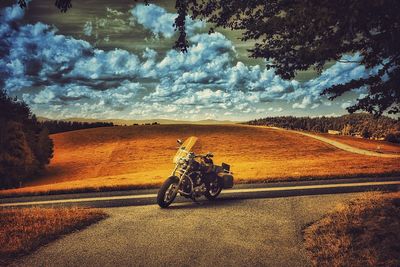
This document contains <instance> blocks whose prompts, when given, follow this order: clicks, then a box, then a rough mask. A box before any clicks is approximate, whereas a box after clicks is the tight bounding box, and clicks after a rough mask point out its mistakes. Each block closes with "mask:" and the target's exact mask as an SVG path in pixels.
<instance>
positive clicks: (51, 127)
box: [40, 120, 114, 134]
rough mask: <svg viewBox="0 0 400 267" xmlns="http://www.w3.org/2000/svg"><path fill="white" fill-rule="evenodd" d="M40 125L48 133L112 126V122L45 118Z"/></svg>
mask: <svg viewBox="0 0 400 267" xmlns="http://www.w3.org/2000/svg"><path fill="white" fill-rule="evenodd" d="M40 124H41V125H42V127H44V128H47V129H48V131H49V133H50V134H55V133H62V132H69V131H75V130H82V129H89V128H97V127H112V126H114V123H112V122H77V121H59V120H46V121H42V122H41V123H40Z"/></svg>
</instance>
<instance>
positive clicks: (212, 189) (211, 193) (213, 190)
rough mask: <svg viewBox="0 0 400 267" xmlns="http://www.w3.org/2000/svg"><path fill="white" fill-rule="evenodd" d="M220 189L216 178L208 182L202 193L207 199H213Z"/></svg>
mask: <svg viewBox="0 0 400 267" xmlns="http://www.w3.org/2000/svg"><path fill="white" fill-rule="evenodd" d="M221 191H222V187H221V185H220V184H219V183H218V181H217V180H216V181H213V182H211V183H210V185H209V186H208V188H207V191H206V192H205V193H204V195H205V197H206V198H207V199H208V200H213V199H215V198H216V197H217V196H218V195H219V194H220V193H221Z"/></svg>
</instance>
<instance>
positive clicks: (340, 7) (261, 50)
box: [19, 0, 400, 115]
mask: <svg viewBox="0 0 400 267" xmlns="http://www.w3.org/2000/svg"><path fill="white" fill-rule="evenodd" d="M144 2H145V3H147V2H148V1H146V0H145V1H144ZM19 4H20V6H21V7H25V6H26V3H25V0H19ZM55 5H56V6H57V7H58V8H59V9H60V10H61V11H62V12H66V11H67V10H68V9H69V8H71V7H72V4H71V0H56V1H55ZM176 9H177V13H178V16H177V18H176V20H175V28H176V30H177V31H178V32H179V37H178V39H177V40H176V43H175V48H177V49H180V50H181V51H183V52H185V51H187V48H188V46H189V43H188V41H187V38H186V28H185V19H186V16H187V15H188V14H191V16H192V18H194V19H195V18H197V19H203V20H206V21H207V22H209V23H212V24H214V25H215V27H224V28H230V29H232V30H241V31H242V32H243V35H242V40H244V41H248V40H253V41H255V45H254V48H253V49H251V50H249V51H250V56H251V57H254V58H265V59H266V60H267V62H268V64H267V67H268V68H274V69H275V70H276V73H277V74H279V75H280V76H281V77H283V78H285V79H291V78H294V77H295V75H296V74H297V73H298V72H299V71H302V70H307V69H310V68H314V69H315V70H317V71H318V72H319V73H320V72H321V71H322V70H323V68H324V66H325V64H326V63H327V62H330V61H341V58H342V56H343V55H346V54H355V53H360V55H361V58H362V59H361V60H360V62H358V63H360V64H362V65H364V66H365V67H366V68H368V69H373V70H375V74H373V75H372V76H370V77H363V78H360V79H357V80H351V81H350V82H347V83H344V84H338V85H334V86H331V87H329V88H325V90H324V91H323V92H322V94H323V95H327V96H328V97H329V99H331V100H333V99H335V98H337V97H339V96H341V95H343V94H344V93H345V92H348V91H351V90H354V89H358V88H366V89H367V91H368V92H367V94H366V96H364V97H362V98H360V99H357V103H356V104H355V105H353V106H350V107H348V108H347V110H348V111H349V112H350V113H353V112H355V111H358V110H365V111H368V112H370V113H373V114H375V115H381V114H382V113H383V112H384V111H388V112H389V113H392V114H396V113H399V112H400V88H399V86H400V16H399V15H398V14H399V13H400V1H398V0H336V1H330V0H254V1H242V0H229V1H227V0H176ZM211 31H213V29H211ZM345 62H346V61H345ZM347 62H348V61H347Z"/></svg>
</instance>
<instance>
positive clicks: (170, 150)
mask: <svg viewBox="0 0 400 267" xmlns="http://www.w3.org/2000/svg"><path fill="white" fill-rule="evenodd" d="M191 135H195V136H197V137H199V142H198V144H196V146H195V148H194V151H195V152H202V153H206V152H208V151H212V152H213V153H214V155H215V158H214V161H215V163H217V164H220V163H221V162H222V161H224V162H227V163H229V164H231V166H232V171H233V173H234V176H235V178H236V182H251V181H277V180H296V179H311V178H313V179H315V178H327V177H349V176H360V175H380V174H383V173H386V174H387V173H395V172H397V173H398V172H399V163H398V159H396V158H394V159H390V158H378V157H371V156H364V155H357V154H353V153H349V152H346V151H342V150H339V149H337V148H335V147H333V146H331V145H328V144H325V143H323V142H320V141H318V140H315V139H312V138H309V137H306V136H302V135H299V134H295V133H292V132H287V131H282V130H276V129H269V128H258V127H253V126H245V125H141V126H127V127H103V128H95V129H86V130H79V131H72V132H67V133H60V134H55V135H52V136H51V137H52V139H53V140H54V144H55V156H54V158H53V160H52V162H51V164H50V165H49V167H48V171H47V175H46V176H45V177H43V178H41V179H40V180H37V181H35V182H32V183H30V184H27V185H25V187H23V188H19V189H13V190H3V191H0V194H11V193H23V192H39V191H51V190H81V189H90V190H96V189H102V188H105V187H106V188H116V189H117V188H123V187H132V186H137V187H143V186H157V185H160V184H161V183H162V182H163V181H164V180H165V179H166V177H168V176H169V175H170V173H171V171H172V169H173V164H172V157H173V155H174V154H175V152H176V148H177V144H176V139H178V138H181V139H185V138H186V137H189V136H191Z"/></svg>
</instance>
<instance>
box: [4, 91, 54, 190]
mask: <svg viewBox="0 0 400 267" xmlns="http://www.w3.org/2000/svg"><path fill="white" fill-rule="evenodd" d="M52 156H53V141H52V140H51V139H50V138H49V135H48V131H47V129H45V128H43V127H41V125H40V124H39V123H38V122H37V120H36V117H35V116H34V115H32V113H31V111H30V109H29V107H28V106H27V105H26V104H25V103H24V102H22V101H18V100H17V99H16V98H14V99H13V98H10V97H8V96H7V94H6V92H5V91H4V90H1V89H0V188H2V187H12V186H17V185H19V184H20V183H21V182H23V181H26V180H28V179H32V178H33V177H35V176H36V175H37V174H38V173H39V172H40V171H41V170H42V169H43V168H44V167H45V165H46V164H48V163H49V162H50V159H51V158H52Z"/></svg>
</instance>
